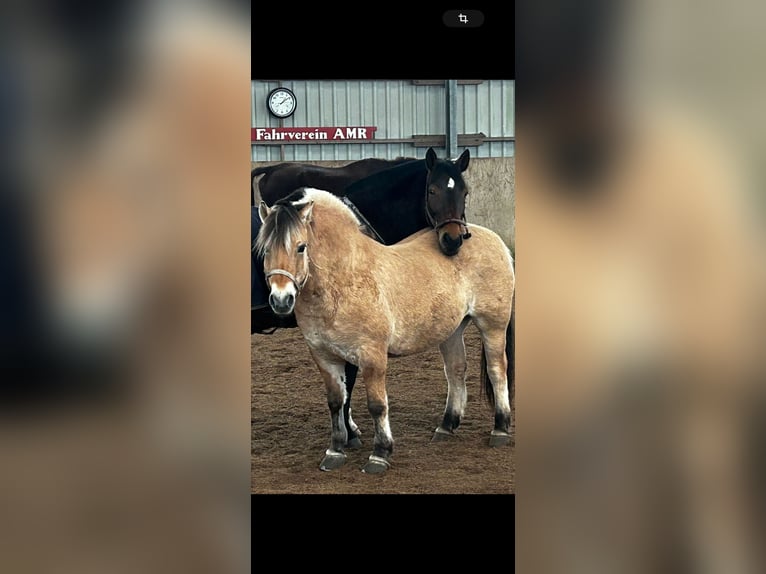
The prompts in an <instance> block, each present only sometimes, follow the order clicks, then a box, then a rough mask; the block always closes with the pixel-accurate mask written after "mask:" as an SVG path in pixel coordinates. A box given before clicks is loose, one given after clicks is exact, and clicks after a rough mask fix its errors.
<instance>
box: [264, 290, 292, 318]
mask: <svg viewBox="0 0 766 574" xmlns="http://www.w3.org/2000/svg"><path fill="white" fill-rule="evenodd" d="M269 305H270V306H271V310H272V311H274V313H275V314H277V315H289V314H290V313H292V312H293V309H294V307H295V295H293V294H292V293H283V294H279V295H276V294H274V293H272V294H271V295H269Z"/></svg>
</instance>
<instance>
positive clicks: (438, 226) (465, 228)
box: [426, 189, 471, 239]
mask: <svg viewBox="0 0 766 574" xmlns="http://www.w3.org/2000/svg"><path fill="white" fill-rule="evenodd" d="M426 218H427V219H428V222H429V223H430V224H431V227H433V228H434V230H435V231H439V229H441V228H442V227H444V226H445V225H448V224H450V223H457V224H458V225H460V229H461V231H462V237H463V239H469V238H470V237H471V232H470V231H468V225H467V222H466V220H465V214H464V215H463V218H462V219H445V220H444V221H442V222H441V223H436V219H434V216H433V215H431V210H430V209H428V189H426Z"/></svg>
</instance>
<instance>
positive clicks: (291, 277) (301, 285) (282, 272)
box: [266, 269, 309, 293]
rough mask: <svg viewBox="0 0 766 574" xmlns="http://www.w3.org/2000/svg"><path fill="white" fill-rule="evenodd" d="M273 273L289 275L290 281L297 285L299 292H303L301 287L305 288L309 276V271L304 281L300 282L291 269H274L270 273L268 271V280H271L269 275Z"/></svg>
mask: <svg viewBox="0 0 766 574" xmlns="http://www.w3.org/2000/svg"><path fill="white" fill-rule="evenodd" d="M272 275H284V276H285V277H287V278H288V279H289V280H290V281H292V282H293V285H295V289H296V290H297V291H298V293H300V292H301V289H303V287H304V285H306V281H308V279H309V276H308V273H307V274H306V277H305V279H303V283H300V284H298V280H297V279H296V278H295V275H293V274H292V273H290V272H289V271H285V270H284V269H272V270H271V271H269V272H268V273H266V281H268V280H269V277H271V276H272Z"/></svg>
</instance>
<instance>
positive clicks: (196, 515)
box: [0, 0, 250, 573]
mask: <svg viewBox="0 0 766 574" xmlns="http://www.w3.org/2000/svg"><path fill="white" fill-rule="evenodd" d="M1 11H2V17H0V148H1V150H2V153H0V181H1V184H0V204H1V205H2V209H0V236H1V238H2V241H1V244H2V249H1V250H0V305H1V306H2V308H1V309H0V369H1V370H2V372H1V373H0V387H1V388H2V402H1V405H2V414H0V458H2V461H3V472H2V473H0V508H2V509H3V510H2V519H0V539H2V543H0V546H2V550H1V551H0V570H2V571H3V572H77V573H86V572H202V571H204V572H235V571H236V572H243V571H247V570H249V566H250V562H249V558H250V552H249V550H250V497H249V484H250V483H249V471H250V465H249V458H250V456H249V455H250V440H249V437H250V401H249V400H248V398H249V396H250V376H249V372H250V370H249V363H250V344H249V331H248V318H247V317H246V312H245V311H244V310H246V309H247V307H248V305H249V298H250V295H249V287H248V281H249V279H248V276H249V268H248V265H247V263H245V262H247V261H249V247H248V245H249V241H248V240H247V239H246V237H248V233H249V225H250V224H249V219H248V217H249V216H248V214H247V209H246V207H247V202H248V201H249V200H248V196H247V194H246V193H245V185H246V183H247V182H248V178H249V147H250V144H249V121H250V102H249V91H250V4H249V3H245V2H217V3H212V2H189V3H179V2H165V1H160V2H142V1H138V2H135V1H133V2H127V1H124V0H117V1H115V2H85V1H66V2H53V1H47V0H33V1H31V2H10V3H5V4H4V5H3V8H2V10H1ZM237 222H240V223H239V224H238V223H237Z"/></svg>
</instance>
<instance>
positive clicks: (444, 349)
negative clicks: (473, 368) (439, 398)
mask: <svg viewBox="0 0 766 574" xmlns="http://www.w3.org/2000/svg"><path fill="white" fill-rule="evenodd" d="M469 322H470V319H468V318H466V319H464V320H463V322H462V323H460V326H459V327H458V328H457V329H455V332H454V333H452V335H450V337H449V339H447V340H446V341H444V342H443V343H442V344H441V345H439V351H440V352H441V354H442V358H443V359H444V374H445V375H446V377H447V405H446V406H445V407H444V417H443V418H442V423H441V425H439V426H438V427H436V432H434V436H433V438H432V439H431V440H432V441H434V442H436V441H442V440H446V439H447V438H449V437H450V436H452V435H453V433H454V431H455V429H456V428H457V427H458V425H459V424H460V419H461V418H462V416H463V413H464V412H465V404H466V400H467V397H468V393H467V392H466V388H465V371H466V360H465V341H464V340H463V332H464V331H465V328H466V326H467V325H468V323H469Z"/></svg>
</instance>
